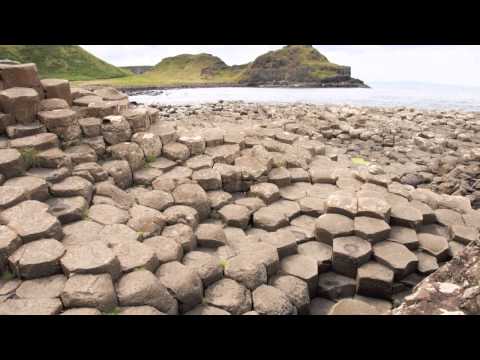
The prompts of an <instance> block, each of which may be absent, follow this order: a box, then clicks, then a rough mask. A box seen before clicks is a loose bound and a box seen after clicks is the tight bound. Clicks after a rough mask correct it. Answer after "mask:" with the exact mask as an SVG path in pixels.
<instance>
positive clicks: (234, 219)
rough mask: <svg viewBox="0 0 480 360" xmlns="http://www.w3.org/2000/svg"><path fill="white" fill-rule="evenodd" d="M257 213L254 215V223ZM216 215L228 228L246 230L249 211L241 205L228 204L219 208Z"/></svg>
mask: <svg viewBox="0 0 480 360" xmlns="http://www.w3.org/2000/svg"><path fill="white" fill-rule="evenodd" d="M263 209H265V208H263ZM261 210H262V209H260V210H259V211H261ZM259 211H257V212H256V213H255V214H254V222H255V215H256V214H258V212H259ZM218 213H219V215H220V217H221V219H222V221H223V222H225V224H226V225H228V226H234V227H239V228H241V229H246V228H247V227H248V224H249V222H250V216H251V211H250V210H249V209H248V208H247V207H245V206H242V205H235V204H229V205H226V206H224V207H223V208H221V209H220V210H219V211H218Z"/></svg>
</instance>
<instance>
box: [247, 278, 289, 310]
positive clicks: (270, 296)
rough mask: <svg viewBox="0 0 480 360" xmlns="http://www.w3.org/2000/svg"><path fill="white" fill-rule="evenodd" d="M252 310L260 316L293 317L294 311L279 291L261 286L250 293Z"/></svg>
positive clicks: (271, 287)
mask: <svg viewBox="0 0 480 360" xmlns="http://www.w3.org/2000/svg"><path fill="white" fill-rule="evenodd" d="M252 298H253V309H254V310H255V311H256V312H258V313H259V314H261V315H295V314H296V309H295V307H294V306H293V305H292V303H291V302H290V301H289V300H288V297H287V296H286V295H285V294H284V293H283V292H282V291H281V290H279V289H277V288H275V287H273V286H269V285H262V286H260V287H258V288H257V289H255V291H253V293H252Z"/></svg>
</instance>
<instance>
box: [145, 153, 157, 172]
mask: <svg viewBox="0 0 480 360" xmlns="http://www.w3.org/2000/svg"><path fill="white" fill-rule="evenodd" d="M155 160H157V158H156V157H155V156H153V155H148V156H145V165H144V166H145V168H147V169H149V168H151V167H152V165H151V164H152V163H153V162H154V161H155Z"/></svg>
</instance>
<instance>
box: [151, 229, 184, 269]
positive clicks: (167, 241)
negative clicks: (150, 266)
mask: <svg viewBox="0 0 480 360" xmlns="http://www.w3.org/2000/svg"><path fill="white" fill-rule="evenodd" d="M143 245H146V246H148V247H150V248H151V249H152V250H153V251H154V252H155V255H156V257H157V259H158V261H159V264H165V263H167V262H170V261H180V260H181V259H182V257H183V249H182V246H181V245H180V244H179V243H178V242H177V241H175V240H174V239H172V238H169V237H165V236H154V237H151V238H148V239H146V240H144V241H143Z"/></svg>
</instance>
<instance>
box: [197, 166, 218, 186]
mask: <svg viewBox="0 0 480 360" xmlns="http://www.w3.org/2000/svg"><path fill="white" fill-rule="evenodd" d="M192 179H193V180H195V181H196V182H197V183H198V185H200V186H201V187H202V188H203V189H204V190H206V191H208V190H219V189H221V188H222V177H221V176H220V173H219V172H218V171H216V170H213V169H210V168H208V169H201V170H197V171H195V172H194V173H193V175H192Z"/></svg>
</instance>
